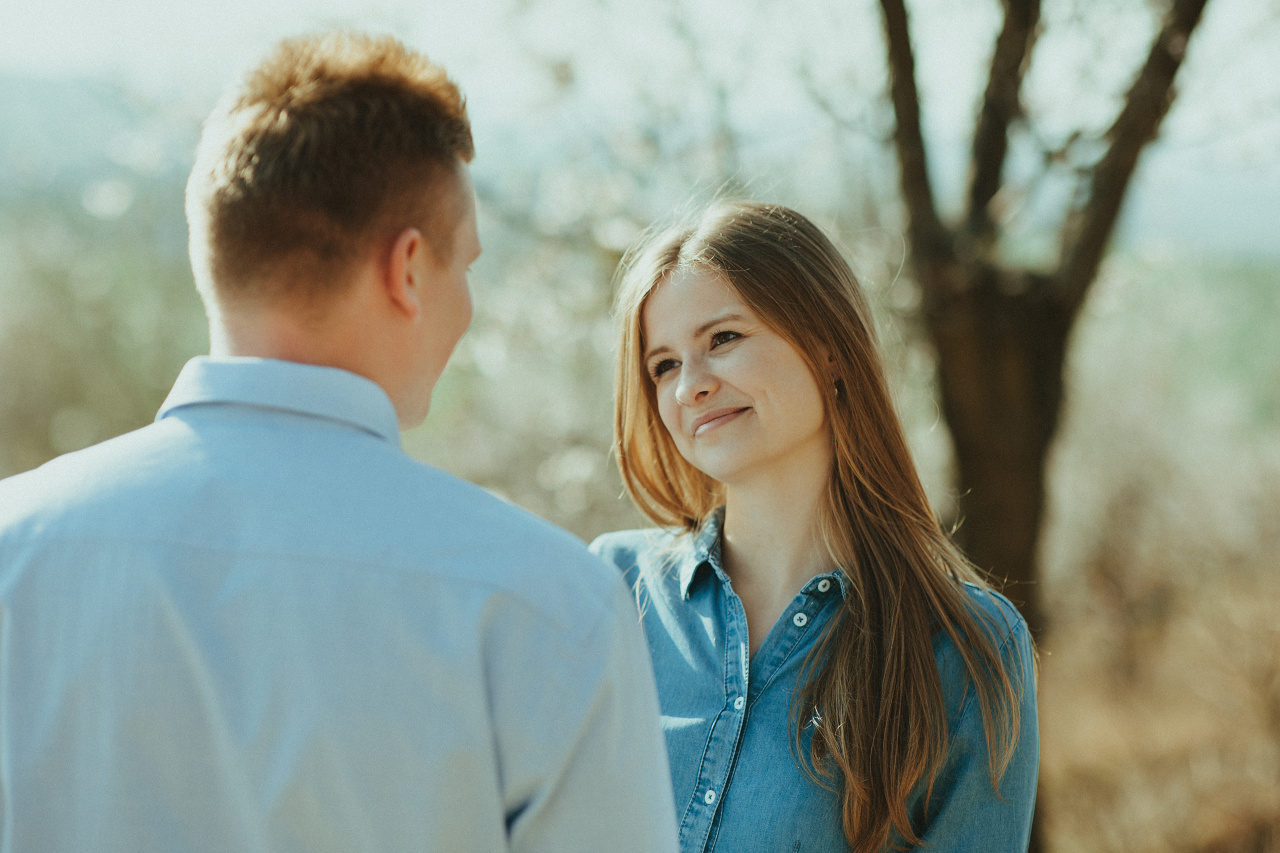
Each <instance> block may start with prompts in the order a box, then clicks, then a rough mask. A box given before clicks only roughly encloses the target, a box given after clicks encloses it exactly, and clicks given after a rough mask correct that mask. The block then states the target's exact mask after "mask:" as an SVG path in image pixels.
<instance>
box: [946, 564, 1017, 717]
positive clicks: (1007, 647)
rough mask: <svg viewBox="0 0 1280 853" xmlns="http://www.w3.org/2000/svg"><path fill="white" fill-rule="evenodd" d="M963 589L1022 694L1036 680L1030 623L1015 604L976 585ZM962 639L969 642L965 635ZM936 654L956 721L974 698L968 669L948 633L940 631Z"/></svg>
mask: <svg viewBox="0 0 1280 853" xmlns="http://www.w3.org/2000/svg"><path fill="white" fill-rule="evenodd" d="M963 589H964V592H965V598H966V601H967V603H968V604H969V606H970V608H971V611H970V612H971V613H972V615H973V617H974V621H975V622H976V624H977V628H978V630H980V631H982V632H983V633H984V634H985V636H986V640H987V641H988V642H989V643H990V644H991V646H992V648H993V650H994V651H995V652H996V653H997V654H998V655H999V656H1000V661H1001V664H1002V666H1003V667H1004V670H1005V672H1006V673H1007V674H1008V675H1009V676H1010V681H1011V682H1012V684H1013V686H1014V690H1015V692H1016V693H1018V694H1022V693H1023V692H1024V691H1026V689H1027V687H1029V686H1031V685H1033V684H1034V680H1035V675H1034V672H1035V647H1034V643H1033V642H1032V639H1031V632H1030V631H1029V630H1028V628H1027V621H1026V620H1025V619H1024V618H1023V617H1022V614H1021V613H1020V612H1018V608H1017V607H1016V606H1015V605H1014V604H1013V602H1011V601H1010V600H1009V599H1007V598H1005V597H1004V596H1003V595H1001V594H1000V593H998V592H996V591H994V590H991V589H987V588H986V587H983V586H979V585H978V584H973V583H965V584H964V585H963ZM961 639H962V640H965V639H966V638H964V637H963V635H962V637H961ZM933 651H934V656H935V658H936V659H937V663H938V674H939V676H941V678H942V689H943V693H944V694H945V696H946V701H947V706H948V711H949V716H952V717H955V716H957V715H958V714H959V713H961V711H962V710H963V709H964V708H965V707H967V706H968V705H969V704H970V701H969V700H971V699H972V697H973V690H972V684H971V681H970V674H969V672H968V667H967V666H966V665H965V661H964V657H963V655H962V654H961V652H960V650H959V648H957V646H956V641H955V640H954V639H953V638H952V637H951V635H950V634H949V633H948V632H947V631H943V630H939V631H938V632H937V633H936V634H935V635H934V639H933ZM1031 689H1032V690H1034V687H1031ZM952 722H953V723H954V719H953V721H952Z"/></svg>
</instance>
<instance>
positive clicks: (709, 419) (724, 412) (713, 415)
mask: <svg viewBox="0 0 1280 853" xmlns="http://www.w3.org/2000/svg"><path fill="white" fill-rule="evenodd" d="M749 411H751V407H750V406H739V407H732V406H731V407H729V408H721V409H712V410H711V411H709V412H706V413H705V414H702V415H699V416H698V417H696V418H694V421H693V436H694V438H698V437H700V436H702V435H705V434H706V433H708V432H710V431H712V430H714V429H718V428H719V427H722V426H724V425H725V424H727V423H729V422H731V421H735V420H737V419H738V416H739V415H742V414H745V413H747V412H749Z"/></svg>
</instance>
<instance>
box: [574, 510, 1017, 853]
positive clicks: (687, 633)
mask: <svg viewBox="0 0 1280 853" xmlns="http://www.w3.org/2000/svg"><path fill="white" fill-rule="evenodd" d="M722 513H723V510H722V511H721V512H718V513H716V514H714V515H713V516H712V518H711V519H709V520H708V522H707V523H706V524H704V525H703V527H702V528H701V529H700V530H699V531H698V532H696V533H694V534H685V535H676V534H673V533H670V532H667V531H661V530H630V531H621V532H618V533H609V534H606V535H604V536H601V537H600V538H598V539H597V540H596V541H595V542H594V543H592V546H591V549H592V550H593V551H594V552H595V553H597V554H599V555H600V556H601V557H603V558H604V559H605V560H606V561H610V562H612V563H614V564H616V565H617V566H618V567H619V568H620V569H621V570H622V571H623V573H624V575H625V577H626V578H627V580H628V581H629V582H630V583H631V585H632V586H633V588H634V589H635V591H636V600H637V604H638V606H639V609H640V618H641V621H642V623H643V625H644V629H645V633H646V635H647V637H648V641H649V649H650V651H651V653H652V655H653V663H654V669H655V673H656V675H657V679H658V693H659V700H660V703H661V706H662V727H663V731H664V733H665V735H666V739H667V751H668V755H669V757H670V763H671V774H672V782H673V789H674V793H675V798H676V816H677V819H678V821H679V825H680V849H681V851H682V853H703V851H707V852H708V853H709V851H723V853H766V851H767V853H779V852H780V851H790V853H837V851H840V853H845V851H848V850H849V849H850V848H849V845H848V843H847V842H846V841H845V837H844V834H843V831H842V829H841V820H840V809H841V797H840V794H839V793H838V792H836V791H831V790H828V789H827V788H824V787H823V786H822V785H821V784H819V783H817V782H815V781H814V779H812V778H811V777H810V776H809V775H808V774H807V773H806V772H805V770H804V769H803V768H802V767H801V766H800V765H799V764H798V763H797V759H796V750H795V749H794V747H793V741H794V736H793V734H792V718H791V716H790V712H791V703H792V698H793V695H794V693H795V691H796V689H797V687H798V686H800V685H798V683H797V682H798V680H799V679H800V678H801V677H803V670H804V664H805V659H806V657H807V656H808V654H809V652H810V650H812V649H813V647H814V645H815V643H817V642H818V641H819V640H820V639H821V637H822V635H823V631H824V629H825V628H826V626H827V625H828V624H829V622H830V620H831V619H832V618H833V617H834V616H835V615H836V614H837V613H838V612H839V608H840V606H841V598H842V596H844V595H847V594H849V593H850V589H849V579H848V578H847V576H846V575H845V574H844V573H843V572H840V571H832V572H827V573H826V574H821V575H818V576H817V577H814V578H812V579H810V580H809V581H808V582H807V583H805V585H804V586H803V587H802V588H801V590H800V592H799V593H798V594H797V595H796V596H795V598H793V599H792V600H791V603H790V604H789V605H788V606H787V609H786V610H785V611H783V613H782V615H781V616H780V617H779V618H778V621H777V622H776V623H775V624H774V625H773V628H772V630H770V632H769V634H768V635H767V636H766V637H765V639H764V642H763V643H761V644H760V647H759V649H758V650H757V651H756V654H755V655H754V656H752V655H751V654H750V651H749V650H750V645H749V641H748V637H747V620H746V614H745V611H744V610H743V607H742V602H741V600H740V599H739V598H738V596H737V595H736V594H735V593H734V591H733V586H732V584H731V583H730V581H729V578H728V576H727V575H726V574H725V572H724V568H723V566H722V563H721V558H720V525H721V523H722V519H723V515H722ZM967 590H968V592H969V593H970V597H971V599H972V601H973V603H974V605H975V606H976V607H977V608H981V609H982V610H984V611H986V612H987V613H989V614H990V615H992V616H994V617H995V624H996V625H999V626H1001V627H1002V629H1003V630H1004V635H1003V637H1001V643H1000V654H1001V657H1002V659H1003V660H1004V662H1005V666H1006V668H1007V671H1008V672H1009V673H1010V678H1011V679H1012V680H1013V683H1014V686H1015V689H1017V690H1018V691H1019V697H1020V710H1021V726H1020V729H1019V736H1018V742H1017V746H1016V749H1015V752H1014V754H1013V758H1012V761H1011V762H1010V764H1009V766H1008V769H1007V770H1006V771H1005V773H1004V776H1003V777H1002V778H1001V781H1000V787H999V793H998V794H997V792H996V790H995V789H994V786H993V785H992V782H991V774H990V771H989V769H988V761H987V749H986V736H985V734H984V730H983V723H982V713H981V710H980V709H979V705H978V701H977V699H976V696H975V691H974V690H973V689H972V685H971V684H970V682H969V679H968V673H967V670H966V669H965V667H964V664H963V660H962V659H961V657H960V655H959V652H958V651H957V649H956V648H955V645H954V644H953V643H952V642H951V640H950V638H949V637H948V636H947V635H946V634H945V632H939V633H938V634H936V635H935V636H934V638H933V649H934V656H935V659H936V660H937V663H938V670H939V674H940V675H941V679H942V691H943V698H944V700H945V703H946V710H947V732H948V736H949V742H948V749H947V754H946V757H945V760H944V762H943V764H942V767H941V770H940V772H939V775H938V777H937V780H936V782H935V784H934V786H933V791H932V795H931V797H930V798H929V799H928V802H927V804H926V797H925V790H924V788H925V786H924V784H923V783H922V784H921V785H919V786H917V789H916V790H915V791H914V792H913V793H912V795H911V797H910V798H909V800H908V803H907V807H908V814H909V815H910V818H911V822H912V826H913V828H914V829H915V830H916V832H917V833H918V834H919V835H920V836H921V837H922V839H923V841H924V842H925V845H926V847H927V849H928V850H930V851H933V853H960V851H974V853H1004V851H1009V853H1013V851H1019V853H1020V852H1021V851H1025V850H1026V849H1027V843H1028V839H1029V837H1030V831H1031V815H1032V810H1033V806H1034V804H1035V793H1036V775H1037V766H1038V762H1039V746H1038V744H1039V741H1038V735H1037V726H1036V705H1035V688H1034V676H1033V674H1032V673H1033V666H1034V664H1033V653H1032V646H1031V641H1030V638H1029V635H1028V633H1027V627H1026V623H1025V622H1024V621H1023V620H1022V617H1021V616H1020V615H1019V614H1018V611H1017V610H1016V609H1015V608H1014V606H1013V605H1012V604H1010V603H1009V602H1008V601H1007V600H1006V599H1005V598H1003V597H1002V596H1000V595H998V594H996V593H992V592H987V591H985V590H981V589H979V588H978V587H973V586H969V587H968V588H967ZM1004 626H1007V628H1005V627H1004ZM1020 673H1025V674H1026V675H1025V679H1021V678H1020V677H1019V674H1020ZM1024 682H1025V683H1024ZM807 731H808V732H810V733H811V731H812V730H811V729H810V730H807ZM809 742H810V737H806V738H805V739H804V741H803V742H802V744H801V750H802V752H801V754H802V755H805V756H807V754H808V748H809ZM897 839H898V836H897V835H896V834H894V835H892V836H891V839H890V846H889V847H886V848H885V849H886V850H887V849H890V848H891V847H892V843H893V841H894V840H897Z"/></svg>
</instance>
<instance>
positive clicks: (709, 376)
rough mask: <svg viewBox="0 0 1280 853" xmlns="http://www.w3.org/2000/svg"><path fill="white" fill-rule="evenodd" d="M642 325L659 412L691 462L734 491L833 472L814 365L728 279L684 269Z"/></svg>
mask: <svg viewBox="0 0 1280 853" xmlns="http://www.w3.org/2000/svg"><path fill="white" fill-rule="evenodd" d="M640 321H641V325H642V328H643V331H644V340H645V346H646V351H645V353H644V368H645V370H646V372H647V373H648V375H649V381H651V382H653V384H654V388H655V391H656V396H657V401H658V414H659V416H660V417H661V418H662V423H663V425H664V426H665V427H666V428H667V432H668V433H669V434H670V435H671V439H672V441H674V442H675V445H676V448H677V449H678V450H679V451H680V454H681V455H682V456H683V457H684V458H685V459H686V460H687V461H688V462H689V464H691V465H693V466H694V467H695V468H697V469H698V470H699V471H701V472H703V473H704V474H706V475H707V476H709V477H711V478H713V479H715V480H718V481H720V482H721V483H724V484H725V485H727V486H731V487H732V486H734V485H738V484H747V483H748V482H750V481H752V480H759V479H760V478H762V477H763V478H765V479H766V480H767V479H768V478H770V477H790V476H794V475H795V474H796V473H798V466H803V467H804V468H805V469H808V470H817V471H820V472H825V471H829V470H830V459H831V445H830V438H829V437H828V435H827V427H826V416H825V413H824V411H823V404H822V396H821V393H820V392H819V390H818V386H817V383H816V382H815V381H814V377H813V374H812V373H810V371H809V366H808V364H807V363H806V362H805V360H804V359H803V358H801V356H800V353H799V352H797V351H796V349H795V347H793V346H792V345H791V344H790V343H788V342H787V341H786V340H785V339H783V338H782V336H781V335H779V334H778V333H776V332H774V331H773V330H772V329H770V328H769V327H768V326H766V325H765V324H764V323H763V322H762V321H761V320H760V318H759V317H757V316H756V314H755V313H754V312H753V311H752V310H751V309H750V308H748V307H747V305H746V303H745V302H743V301H742V299H741V297H739V296H738V293H737V291H735V290H734V289H733V288H732V287H731V286H730V285H729V284H728V282H727V281H726V280H725V279H724V278H723V277H722V276H720V275H719V274H718V273H715V272H711V271H707V270H697V269H693V270H678V271H677V272H675V273H674V274H672V275H671V276H668V277H667V278H666V279H665V280H664V281H662V282H661V283H660V284H659V285H658V286H657V287H656V288H655V289H654V290H653V292H652V293H651V294H650V295H649V298H648V300H647V301H646V303H645V306H644V309H643V312H642V313H641V317H640ZM810 466H817V467H816V468H811V467H810Z"/></svg>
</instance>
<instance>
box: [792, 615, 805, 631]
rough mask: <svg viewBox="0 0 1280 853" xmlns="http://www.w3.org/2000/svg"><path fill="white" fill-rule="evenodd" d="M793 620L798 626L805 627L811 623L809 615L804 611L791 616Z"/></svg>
mask: <svg viewBox="0 0 1280 853" xmlns="http://www.w3.org/2000/svg"><path fill="white" fill-rule="evenodd" d="M791 621H792V622H794V623H795V625H796V627H797V628H803V627H804V626H805V625H808V624H809V617H808V616H806V615H805V614H803V613H797V614H796V615H795V616H793V617H791Z"/></svg>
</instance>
